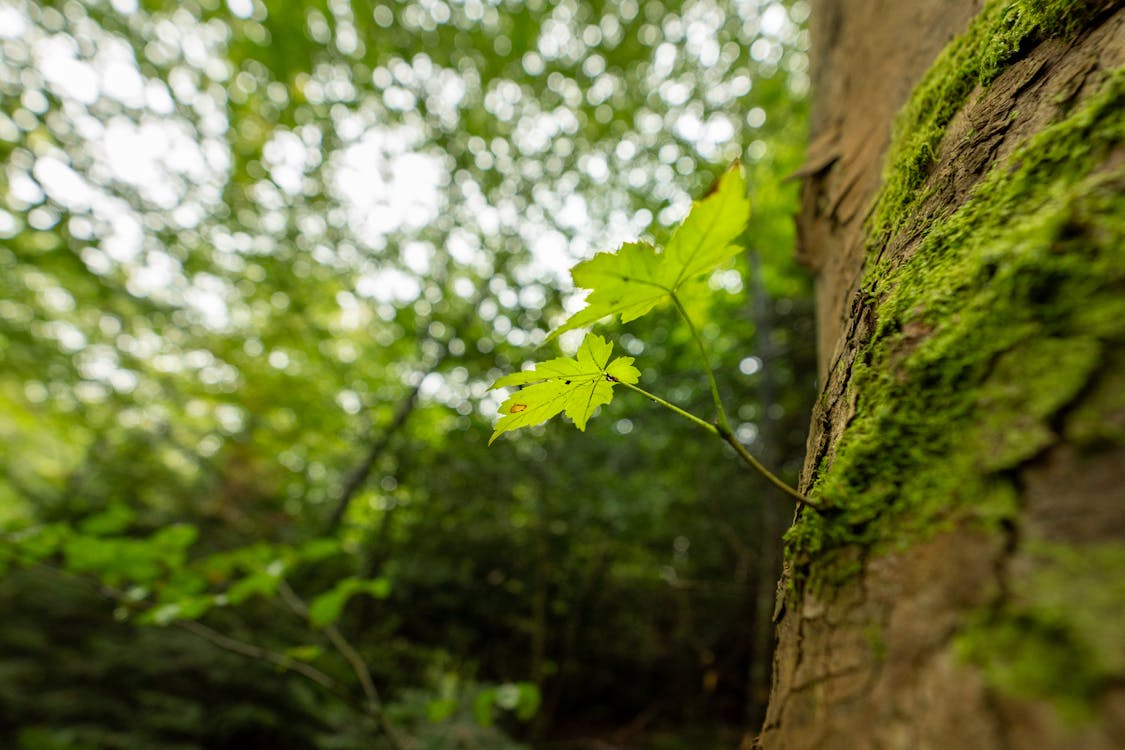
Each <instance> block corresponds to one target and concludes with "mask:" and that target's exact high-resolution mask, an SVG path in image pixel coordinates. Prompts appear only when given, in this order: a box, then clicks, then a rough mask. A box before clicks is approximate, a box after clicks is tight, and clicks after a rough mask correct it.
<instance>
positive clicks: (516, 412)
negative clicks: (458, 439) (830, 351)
mask: <svg viewBox="0 0 1125 750" xmlns="http://www.w3.org/2000/svg"><path fill="white" fill-rule="evenodd" d="M612 351H613V345H612V344H610V343H608V342H607V341H606V340H605V339H603V338H602V337H601V336H596V335H594V334H587V335H586V338H585V339H583V341H582V345H581V346H579V347H578V353H577V354H576V355H575V357H574V358H570V357H559V358H557V359H552V360H550V361H547V362H540V363H538V364H536V365H535V368H534V369H532V370H525V371H523V372H517V373H512V374H511V375H506V376H504V377H502V378H500V379H499V380H497V381H496V382H495V383H493V384H492V387H493V388H503V387H505V386H517V385H522V386H525V387H524V388H522V389H521V390H519V391H517V392H516V393H514V394H512V395H511V396H509V397H508V399H507V400H506V401H505V402H504V403H503V404H502V405H501V406H500V413H501V414H503V415H504V416H503V417H502V418H501V419H500V421H499V422H497V423H496V428H495V431H494V432H493V433H492V437H491V438H489V440H488V442H489V444H490V445H491V444H492V442H493V441H494V440H496V438H497V437H499V436H500V435H502V434H503V433H505V432H509V431H511V430H517V429H519V428H520V427H531V426H532V425H537V424H542V423H543V422H546V421H547V420H548V419H550V418H551V417H554V416H556V415H558V414H561V413H564V412H565V413H566V416H568V417H570V418H571V420H573V421H574V425H575V427H577V428H578V429H579V430H582V431H585V430H586V422H587V421H589V419H590V415H592V414H593V413H594V410H595V409H597V408H598V407H599V406H602V405H603V404H608V403H609V402H610V401H612V400H613V386H614V384H615V382H618V381H619V382H622V383H636V382H637V379H638V378H640V372H639V371H638V370H637V368H635V367H633V358H632V357H618V358H617V359H615V360H613V361H612V362H610V361H609V355H610V353H611V352H612Z"/></svg>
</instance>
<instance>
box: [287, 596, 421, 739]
mask: <svg viewBox="0 0 1125 750" xmlns="http://www.w3.org/2000/svg"><path fill="white" fill-rule="evenodd" d="M277 592H278V594H279V595H280V596H281V600H282V601H283V602H285V604H286V606H288V607H289V609H291V610H293V612H294V613H295V614H296V615H297V616H298V617H300V618H302V619H303V620H306V621H308V619H309V608H308V605H307V604H305V602H304V600H303V599H301V597H300V596H298V595H297V592H296V591H294V590H293V588H292V587H291V586H290V585H289V584H288V583H287V582H286V581H284V580H281V581H280V582H279V583H278V587H277ZM323 630H324V634H325V635H326V636H327V637H328V640H329V642H330V643H331V644H332V646H333V648H335V649H336V650H337V651H339V652H340V655H341V656H343V657H344V660H345V661H347V662H348V666H350V667H351V668H352V672H354V673H355V676H356V679H357V680H359V684H360V687H361V688H362V689H363V695H364V697H365V698H366V699H367V713H368V714H370V716H371V717H372V718H373V719H375V722H376V723H377V724H378V725H379V728H380V729H381V730H382V731H383V734H384V735H386V737H387V740H388V741H389V742H390V743H391V746H392V747H394V748H395V750H405V747H406V745H405V744H404V743H403V741H402V739H401V738H400V737H399V736H398V733H397V732H396V731H395V729H394V727H392V726H391V724H390V723H389V722H388V721H387V718H386V715H385V714H384V713H383V702H382V700H380V698H379V691H378V690H376V689H375V681H374V679H373V678H372V677H371V670H370V669H368V668H367V663H366V662H364V660H363V657H362V656H360V654H359V652H358V651H356V650H355V647H353V646H352V644H351V643H349V642H348V639H347V638H345V637H344V635H343V634H342V633H341V632H340V630H339V628H337V627H336V626H335V625H332V624H328V625H325V626H324V628H323Z"/></svg>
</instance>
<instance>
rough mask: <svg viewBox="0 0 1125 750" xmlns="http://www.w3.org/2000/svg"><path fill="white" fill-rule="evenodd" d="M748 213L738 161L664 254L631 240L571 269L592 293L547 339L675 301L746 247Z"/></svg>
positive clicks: (691, 214) (627, 318) (576, 281)
mask: <svg viewBox="0 0 1125 750" xmlns="http://www.w3.org/2000/svg"><path fill="white" fill-rule="evenodd" d="M749 217H750V202H749V200H748V199H747V197H746V180H745V178H744V177H743V176H742V166H741V164H739V163H738V162H735V163H734V164H733V165H732V166H731V168H730V169H728V170H727V171H726V173H725V174H723V176H722V177H720V178H719V180H718V182H717V183H716V186H715V189H714V190H713V191H712V192H710V193H709V194H708V195H706V196H704V197H703V198H702V199H700V200H698V201H696V202H695V203H693V204H692V208H691V211H690V212H689V213H688V215H687V217H686V218H685V219H684V220H683V222H682V223H681V224H680V225H679V226H678V227H677V228H676V230H675V231H674V232H673V233H672V237H671V239H670V240H669V241H668V246H667V247H666V248H665V249H664V252H663V253H660V252H658V251H657V249H656V248H655V247H653V246H652V245H650V244H648V243H646V242H628V243H626V244H624V245H622V246H621V248H620V249H619V250H618V251H617V252H616V253H598V254H597V255H595V256H594V257H593V258H590V259H589V260H586V261H583V262H581V263H579V264H578V265H576V266H575V267H574V268H572V269H571V271H570V275H571V278H572V279H573V280H574V285H575V286H577V287H580V288H582V289H590V290H591V291H590V296H589V297H587V298H586V307H584V308H582V309H581V310H579V311H578V312H576V313H574V314H573V315H571V316H570V318H568V319H567V320H566V321H565V322H564V323H563V324H562V325H561V326H559V327H558V328H556V329H555V330H554V331H552V332H551V334H550V335H549V336H548V337H547V340H548V341H549V340H551V339H553V338H555V337H556V336H558V335H559V334H561V333H564V332H566V331H570V330H573V329H575V328H581V327H583V326H588V325H592V324H593V323H596V322H598V321H599V320H601V319H602V318H606V317H609V316H612V315H617V316H619V317H620V319H621V322H622V323H628V322H629V321H631V320H635V319H637V318H639V317H641V316H642V315H644V314H645V313H647V312H649V311H650V310H652V309H653V308H654V307H656V306H658V305H661V304H664V303H667V302H669V301H671V299H672V295H673V294H676V293H679V292H680V291H681V290H682V288H683V287H684V286H685V285H686V284H688V283H689V282H691V281H693V280H694V279H696V278H698V277H699V276H701V275H703V274H705V273H710V272H711V271H714V270H715V269H716V268H718V267H720V266H721V265H723V264H724V263H726V262H727V261H729V260H730V259H731V258H733V257H735V256H736V255H738V253H740V252H741V251H742V248H741V246H739V245H738V244H736V242H737V240H738V238H739V236H740V235H741V234H742V232H743V230H744V229H745V228H746V221H747V219H749Z"/></svg>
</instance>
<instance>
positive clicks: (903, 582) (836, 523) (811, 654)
mask: <svg viewBox="0 0 1125 750" xmlns="http://www.w3.org/2000/svg"><path fill="white" fill-rule="evenodd" d="M875 22H876V23H877V19H876V20H875ZM815 52H816V51H815V50H814V54H815ZM1123 64H1125V11H1123V10H1122V3H1120V2H1106V1H1104V0H1102V1H1098V0H1085V1H1082V0H1018V1H1015V0H998V1H995V2H989V3H987V4H986V5H985V7H984V8H983V10H981V12H980V13H979V14H978V15H977V16H976V18H975V19H974V20H973V22H972V23H971V24H970V25H969V27H968V29H967V30H966V31H965V32H964V33H963V34H962V35H961V36H959V37H958V38H957V39H956V40H955V41H954V42H953V43H952V44H950V45H949V47H948V48H947V49H946V51H945V52H944V53H943V54H942V55H941V56H940V57H939V58H938V60H937V62H936V63H935V64H934V66H933V67H932V68H931V70H930V71H929V72H928V73H927V75H926V76H924V77H923V78H922V80H921V82H920V84H919V85H918V86H917V88H916V89H915V92H914V94H913V96H912V98H911V100H910V102H909V103H908V104H907V106H906V107H905V109H904V110H903V112H902V114H901V115H900V117H899V119H898V121H897V126H896V134H895V138H894V140H893V142H892V144H891V146H890V148H889V149H888V153H887V158H886V168H885V171H884V179H883V183H882V188H881V192H880V193H879V196H878V198H877V200H876V201H875V203H874V209H873V210H872V211H871V213H870V215H869V218H868V221H867V222H866V224H865V228H864V233H865V234H864V236H863V239H862V242H863V243H864V246H865V247H866V253H865V257H864V258H863V261H864V264H865V271H864V272H863V276H862V283H861V284H860V285H859V289H858V293H857V294H856V295H855V297H854V299H853V301H852V304H851V307H850V319H849V321H848V324H847V325H846V326H845V327H844V330H845V332H846V338H845V340H844V341H842V342H841V345H840V346H839V347H838V348H837V357H836V359H835V361H834V362H833V363H832V368H831V372H830V376H829V378H828V382H827V383H826V386H825V397H824V399H823V401H822V404H821V409H820V414H819V420H818V422H817V423H816V424H815V425H814V430H816V431H818V432H819V433H820V434H819V435H818V434H814V436H813V438H812V439H811V440H810V446H811V448H812V451H811V453H812V455H810V464H809V470H808V471H807V475H806V489H807V490H808V491H809V492H811V493H812V494H813V495H815V496H819V497H821V498H824V499H825V500H827V501H828V503H829V504H830V506H831V510H829V511H827V512H823V513H816V512H810V511H808V510H803V511H802V512H801V513H800V514H799V516H798V518H797V520H796V522H795V524H794V526H793V528H792V529H791V530H790V531H789V533H788V534H787V544H788V547H787V562H788V564H787V571H788V573H787V574H788V583H789V587H788V591H787V594H786V599H785V601H784V602H782V605H783V607H784V614H783V619H782V621H781V624H780V633H781V640H780V643H779V656H778V664H777V668H776V671H775V685H774V693H773V699H772V701H771V711H770V717H769V718H768V719H767V725H766V728H765V733H764V734H763V744H764V745H766V746H768V747H801V746H804V747H808V746H813V745H817V746H826V747H830V746H840V747H856V746H882V745H888V746H901V747H923V746H927V745H930V746H943V743H946V744H945V745H944V746H956V744H954V745H950V744H948V743H950V742H953V743H958V742H960V743H964V742H971V743H972V744H973V746H974V747H993V746H994V747H1004V746H1015V747H1051V746H1057V747H1063V746H1072V744H1073V746H1081V747H1085V746H1089V747H1103V746H1104V747H1110V746H1113V745H1114V744H1115V743H1120V742H1121V741H1123V736H1122V735H1123V734H1125V720H1123V719H1122V714H1121V713H1120V711H1121V710H1122V707H1123V704H1125V691H1123V690H1122V685H1123V683H1125V635H1123V633H1125V631H1123V630H1122V629H1121V627H1120V623H1121V622H1125V487H1123V485H1125V472H1122V470H1121V469H1119V468H1118V467H1119V466H1120V465H1121V464H1122V461H1123V460H1125V408H1123V400H1125V399H1123V397H1122V396H1121V393H1122V386H1123V385H1125V383H1123V382H1122V380H1123V377H1122V376H1121V375H1120V373H1121V370H1122V368H1121V366H1122V365H1123V364H1125V358H1123V356H1122V351H1123V350H1125V196H1123V193H1125V68H1122V67H1120V66H1122V65H1123ZM847 158H848V157H847V154H844V155H843V156H842V159H841V160H842V161H845V162H846V160H847ZM814 187H815V183H814ZM806 199H807V200H814V201H815V200H816V199H817V196H816V194H815V190H813V191H812V193H811V194H809V193H807V194H806ZM823 218H824V220H825V221H831V220H832V218H833V217H831V216H828V217H823ZM806 236H816V232H806ZM1117 479H1120V480H1122V481H1120V482H1118V481H1115V480H1117ZM1076 519H1080V520H1076ZM944 565H949V566H958V568H957V569H952V570H951V569H948V568H945V567H943V566H944ZM966 586H969V587H976V588H975V589H974V590H971V591H962V590H960V589H963V588H964V587H966ZM909 587H920V588H921V591H916V590H908V588H909ZM927 587H930V588H931V589H932V590H931V591H929V592H927V590H926V589H927ZM926 619H928V620H930V622H925V621H924V620H926ZM909 639H914V640H915V641H918V640H921V641H923V642H922V643H917V642H914V643H911V642H908V641H909ZM843 652H849V653H843ZM921 696H930V699H931V700H934V701H943V700H944V701H946V702H948V703H951V704H954V703H955V704H957V705H958V710H957V711H953V712H944V713H943V712H942V711H938V712H936V713H935V712H933V711H931V712H930V713H928V714H926V713H924V711H926V709H925V708H924V704H925V701H924V700H922V699H921ZM935 717H936V718H935ZM941 717H946V718H941ZM880 721H885V722H886V723H887V726H880V727H879V728H878V729H876V728H875V726H874V725H873V724H872V722H876V723H878V722H880ZM888 726H890V727H897V728H894V729H888ZM849 729H850V730H851V731H853V732H854V731H859V732H863V733H865V734H864V736H860V737H858V738H857V737H856V736H847V732H848V731H849ZM841 732H843V733H844V735H845V736H846V740H844V741H841V740H839V739H833V738H835V737H839V736H840V733H841Z"/></svg>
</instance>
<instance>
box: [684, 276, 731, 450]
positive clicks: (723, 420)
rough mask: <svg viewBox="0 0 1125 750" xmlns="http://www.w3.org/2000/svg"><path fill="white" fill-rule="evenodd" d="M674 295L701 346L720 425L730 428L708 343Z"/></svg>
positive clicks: (696, 341)
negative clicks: (712, 365) (712, 366)
mask: <svg viewBox="0 0 1125 750" xmlns="http://www.w3.org/2000/svg"><path fill="white" fill-rule="evenodd" d="M670 294H671V295H672V302H674V303H675V305H676V309H677V310H679V311H680V317H682V318H683V319H684V322H685V323H687V326H688V328H689V329H690V330H691V336H692V338H693V339H695V345H696V346H697V347H699V358H700V359H701V360H703V368H704V369H705V370H707V380H708V381H709V382H710V384H711V400H712V401H714V402H715V413H716V414H717V415H718V421H719V426H720V427H723V428H725V429H726V430H728V431H729V430H730V420H728V419H727V411H726V409H724V408H723V399H722V398H720V396H719V382H718V381H717V380H716V379H715V371H714V370H713V369H712V368H711V357H710V355H708V354H707V345H706V344H704V343H703V337H702V336H700V335H699V329H698V328H696V327H695V323H693V322H692V320H691V316H690V315H688V312H687V308H685V307H684V303H683V302H680V298H679V297H677V296H676V293H675V292H670Z"/></svg>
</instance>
